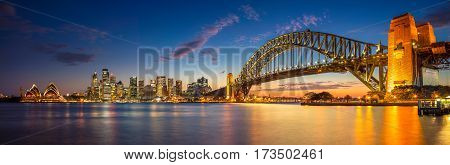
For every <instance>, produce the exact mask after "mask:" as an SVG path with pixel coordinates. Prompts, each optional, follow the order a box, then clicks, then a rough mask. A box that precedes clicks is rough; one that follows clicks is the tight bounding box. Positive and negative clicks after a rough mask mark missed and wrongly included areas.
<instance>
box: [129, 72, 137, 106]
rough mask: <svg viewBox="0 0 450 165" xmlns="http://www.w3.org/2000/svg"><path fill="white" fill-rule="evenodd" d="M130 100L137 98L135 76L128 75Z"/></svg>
mask: <svg viewBox="0 0 450 165" xmlns="http://www.w3.org/2000/svg"><path fill="white" fill-rule="evenodd" d="M129 92H130V100H134V101H135V100H137V99H138V88H137V77H130V87H129Z"/></svg>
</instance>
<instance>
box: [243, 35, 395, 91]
mask: <svg viewBox="0 0 450 165" xmlns="http://www.w3.org/2000/svg"><path fill="white" fill-rule="evenodd" d="M386 65H387V48H386V47H385V46H382V45H377V44H370V43H364V42H360V41H356V40H352V39H348V38H344V37H339V36H336V35H332V34H327V33H320V32H311V31H304V32H294V33H289V34H285V35H281V36H279V37H277V38H275V39H272V40H270V41H268V42H267V43H266V44H264V45H263V46H262V47H261V48H259V49H258V50H257V51H255V52H254V54H253V55H252V56H251V57H250V59H249V60H248V61H247V63H246V64H245V65H244V67H243V69H242V71H241V74H240V75H239V77H238V78H237V79H236V80H235V86H236V89H237V92H236V93H237V94H239V93H243V94H244V95H248V92H249V90H250V88H251V86H252V85H255V84H261V83H265V82H270V81H275V80H281V79H286V78H292V77H299V76H305V75H314V74H321V73H330V72H347V71H348V72H350V73H352V74H353V75H354V76H355V77H356V78H357V79H358V80H360V81H361V82H362V83H363V84H365V85H366V86H367V87H368V88H369V89H370V90H372V91H381V92H383V91H385V85H386V84H385V82H386V79H385V77H386V71H387V69H386ZM375 72H377V73H378V74H377V75H376V76H375V75H374V73H375Z"/></svg>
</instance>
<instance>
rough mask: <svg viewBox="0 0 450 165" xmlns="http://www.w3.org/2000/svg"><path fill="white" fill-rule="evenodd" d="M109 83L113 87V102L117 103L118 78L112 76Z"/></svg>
mask: <svg viewBox="0 0 450 165" xmlns="http://www.w3.org/2000/svg"><path fill="white" fill-rule="evenodd" d="M109 83H110V86H111V101H112V102H114V101H116V98H117V86H116V76H114V75H113V74H111V76H110V78H109Z"/></svg>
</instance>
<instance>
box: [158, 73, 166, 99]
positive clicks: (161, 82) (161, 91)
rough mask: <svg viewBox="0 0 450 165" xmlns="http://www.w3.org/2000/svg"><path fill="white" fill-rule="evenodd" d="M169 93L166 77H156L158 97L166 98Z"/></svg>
mask: <svg viewBox="0 0 450 165" xmlns="http://www.w3.org/2000/svg"><path fill="white" fill-rule="evenodd" d="M166 91H167V83H166V77H165V76H157V77H156V96H157V97H164V96H166V93H167V92H166Z"/></svg>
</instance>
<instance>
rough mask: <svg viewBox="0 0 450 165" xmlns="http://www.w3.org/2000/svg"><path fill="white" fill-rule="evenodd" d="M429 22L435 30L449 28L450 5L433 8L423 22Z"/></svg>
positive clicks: (426, 14)
mask: <svg viewBox="0 0 450 165" xmlns="http://www.w3.org/2000/svg"><path fill="white" fill-rule="evenodd" d="M425 21H429V22H431V24H432V25H433V27H435V28H443V27H447V26H448V25H449V24H450V5H449V4H447V5H443V7H439V8H433V9H432V10H429V11H428V12H426V13H425V16H424V18H423V22H425Z"/></svg>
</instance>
